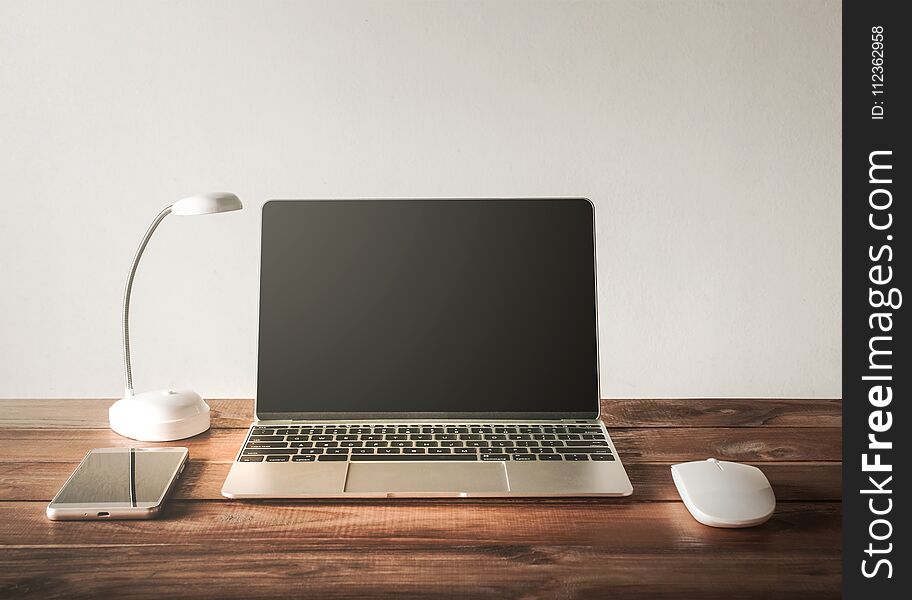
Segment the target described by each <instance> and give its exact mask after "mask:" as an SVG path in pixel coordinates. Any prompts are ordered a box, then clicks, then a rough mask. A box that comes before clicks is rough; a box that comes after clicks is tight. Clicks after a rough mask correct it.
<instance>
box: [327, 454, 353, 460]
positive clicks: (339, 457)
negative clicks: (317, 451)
mask: <svg viewBox="0 0 912 600" xmlns="http://www.w3.org/2000/svg"><path fill="white" fill-rule="evenodd" d="M352 458H355V457H354V456H352ZM318 460H320V461H328V460H348V455H347V454H321V455H320V456H319V458H318Z"/></svg>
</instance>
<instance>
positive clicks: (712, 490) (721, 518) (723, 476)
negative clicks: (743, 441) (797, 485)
mask: <svg viewBox="0 0 912 600" xmlns="http://www.w3.org/2000/svg"><path fill="white" fill-rule="evenodd" d="M671 476H672V478H673V479H674V483H675V486H676V487H677V488H678V493H679V494H681V500H683V501H684V506H686V507H687V510H689V511H690V514H692V515H693V518H694V519H696V520H697V521H699V522H700V523H703V524H704V525H709V526H711V527H752V526H754V525H760V524H761V523H765V522H766V521H767V520H768V519H769V518H770V516H772V514H773V510H774V509H775V508H776V496H775V494H773V488H772V487H770V484H769V481H768V480H767V479H766V475H764V474H763V471H761V470H760V469H758V468H757V467H752V466H750V465H742V464H740V463H735V462H728V461H725V460H716V459H715V458H710V459H708V460H698V461H694V462H687V463H680V464H677V465H672V467H671Z"/></svg>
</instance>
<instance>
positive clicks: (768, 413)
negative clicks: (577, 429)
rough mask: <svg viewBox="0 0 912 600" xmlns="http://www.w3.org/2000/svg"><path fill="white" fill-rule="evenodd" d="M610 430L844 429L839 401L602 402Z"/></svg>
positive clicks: (682, 400)
mask: <svg viewBox="0 0 912 600" xmlns="http://www.w3.org/2000/svg"><path fill="white" fill-rule="evenodd" d="M601 416H602V420H603V421H604V422H605V425H606V426H608V427H765V426H774V427H842V402H841V401H839V400H815V399H806V400H780V399H772V398H764V399H756V400H755V399H751V400H734V401H733V400H725V399H716V398H685V399H663V400H646V399H642V400H641V399H637V400H602V413H601Z"/></svg>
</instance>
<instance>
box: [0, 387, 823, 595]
mask: <svg viewBox="0 0 912 600" xmlns="http://www.w3.org/2000/svg"><path fill="white" fill-rule="evenodd" d="M110 404H111V401H110V400H5V401H0V597H3V598H8V597H15V598H29V597H31V598H76V597H114V596H117V597H123V598H147V597H148V598H163V597H179V598H272V597H278V596H290V597H310V598H344V597H355V596H361V597H373V598H398V597H434V598H440V597H482V598H581V599H586V600H592V599H599V598H606V597H609V596H612V597H643V598H676V599H679V598H680V599H687V598H699V597H715V598H736V597H758V598H759V597H762V598H775V597H795V598H818V597H835V596H838V595H839V593H840V589H839V588H840V573H841V559H840V545H841V539H840V532H841V511H840V508H841V504H840V496H841V490H840V475H841V473H840V471H841V465H840V459H841V433H840V432H841V429H840V426H841V403H840V401H838V400H705V399H703V400H611V401H608V400H606V401H603V404H602V414H603V416H604V419H605V422H606V424H607V426H608V427H609V428H610V430H611V436H612V438H613V440H614V442H615V444H616V445H617V447H618V449H619V451H620V454H621V456H622V459H623V461H624V464H625V465H626V466H627V470H628V473H629V474H630V479H631V481H632V482H633V487H634V495H633V496H632V497H630V498H625V499H569V500H566V499H564V500H455V499H454V500H421V501H415V500H369V501H367V500H362V501H344V502H341V501H311V502H260V503H251V502H238V501H229V500H226V499H224V498H222V497H221V496H220V495H219V490H220V489H221V485H222V482H223V481H224V479H225V476H226V474H227V473H228V468H229V466H230V464H231V461H232V459H233V457H234V454H235V452H236V451H237V448H238V447H239V446H240V444H241V441H242V439H243V436H244V429H245V428H246V427H247V425H248V424H249V422H250V420H251V418H252V402H251V401H249V400H213V401H211V402H210V404H211V406H212V409H213V428H212V430H210V431H209V432H207V433H204V434H202V435H200V436H197V437H196V438H193V439H191V440H184V441H183V442H181V443H174V444H172V445H185V446H189V448H190V460H191V463H190V466H189V468H188V470H187V472H186V473H185V475H184V477H183V479H182V482H181V483H180V484H179V486H178V488H177V489H176V492H175V495H174V497H173V498H172V500H171V501H170V502H169V504H168V506H167V508H166V509H165V512H164V514H163V517H162V518H161V519H160V520H157V521H106V522H56V523H52V522H50V521H48V520H47V519H46V518H45V516H44V510H45V506H46V504H47V502H48V501H49V500H50V499H51V497H52V496H53V495H54V493H55V492H56V491H57V490H58V488H59V487H60V486H61V485H62V484H63V482H64V481H65V479H66V477H67V476H68V475H69V473H70V472H71V471H72V470H73V468H74V467H75V466H76V464H77V462H78V461H79V460H80V459H81V458H82V457H83V455H85V453H86V452H87V451H89V450H90V449H92V448H98V447H105V446H128V445H129V441H128V440H126V439H124V438H121V437H119V436H117V435H116V434H114V433H112V432H111V431H110V430H108V429H107V408H108V406H109V405H110ZM143 445H148V446H152V445H156V444H143ZM710 456H715V457H716V458H720V459H729V460H736V461H742V462H747V463H750V464H755V465H758V466H760V467H761V468H762V469H763V471H764V472H765V473H766V475H767V477H768V478H769V479H770V482H771V483H772V485H773V489H774V490H775V492H776V496H777V498H778V506H777V507H776V513H775V514H774V515H773V518H772V519H771V520H770V521H769V522H768V523H766V524H765V525H763V526H761V527H757V528H753V529H747V530H723V529H713V528H710V527H705V526H703V525H700V524H699V523H697V522H696V521H694V520H693V519H692V518H691V517H690V514H689V513H688V512H687V510H686V509H685V508H684V506H683V504H681V502H680V500H679V498H678V495H677V493H676V491H675V488H674V484H673V483H672V480H671V474H670V472H669V468H668V467H669V465H670V464H672V463H675V462H679V461H687V460H695V459H704V458H707V457H710Z"/></svg>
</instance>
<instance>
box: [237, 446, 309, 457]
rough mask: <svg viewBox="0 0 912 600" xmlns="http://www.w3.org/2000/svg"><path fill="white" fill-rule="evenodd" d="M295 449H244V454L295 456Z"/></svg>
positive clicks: (296, 450)
mask: <svg viewBox="0 0 912 600" xmlns="http://www.w3.org/2000/svg"><path fill="white" fill-rule="evenodd" d="M297 453H298V449H297V448H267V449H253V450H251V449H247V448H244V454H262V455H264V456H265V455H268V454H297Z"/></svg>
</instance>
